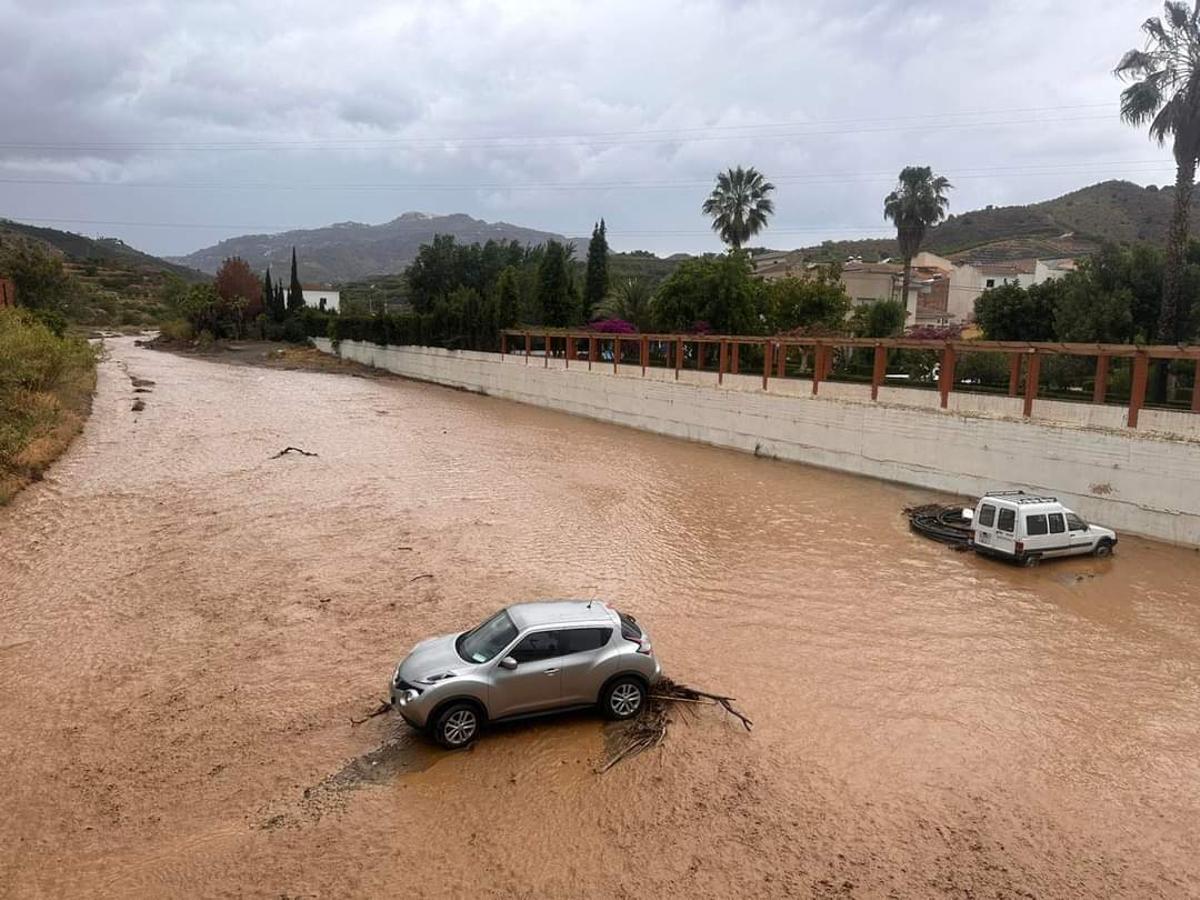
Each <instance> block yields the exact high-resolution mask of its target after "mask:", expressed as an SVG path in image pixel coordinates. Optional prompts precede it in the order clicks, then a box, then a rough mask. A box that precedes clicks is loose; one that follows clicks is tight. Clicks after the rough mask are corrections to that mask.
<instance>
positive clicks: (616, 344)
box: [612, 335, 621, 375]
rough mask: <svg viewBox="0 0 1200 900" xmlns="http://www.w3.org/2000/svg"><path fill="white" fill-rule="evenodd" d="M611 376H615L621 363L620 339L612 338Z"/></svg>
mask: <svg viewBox="0 0 1200 900" xmlns="http://www.w3.org/2000/svg"><path fill="white" fill-rule="evenodd" d="M612 341H613V374H614V375H616V374H617V366H618V365H619V364H620V362H621V339H620V338H619V337H616V336H615V335H614V336H613V339H612Z"/></svg>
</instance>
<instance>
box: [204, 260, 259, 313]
mask: <svg viewBox="0 0 1200 900" xmlns="http://www.w3.org/2000/svg"><path fill="white" fill-rule="evenodd" d="M213 284H214V287H216V289H217V293H218V294H220V295H221V299H222V300H224V301H225V302H226V303H227V304H232V303H233V301H235V300H238V299H241V300H244V301H245V313H246V315H247V316H249V317H250V318H254V317H255V316H257V315H258V314H259V313H260V312H261V311H262V307H261V304H262V294H263V285H262V282H261V281H259V279H258V276H257V275H255V274H254V272H253V270H251V268H250V264H249V263H247V262H246V261H245V260H244V259H242V258H241V257H240V256H231V257H230V258H229V259H227V260H225V261H224V262H223V263H221V268H219V269H218V270H217V277H216V280H215V281H214V282H213Z"/></svg>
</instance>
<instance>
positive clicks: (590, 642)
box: [561, 628, 613, 653]
mask: <svg viewBox="0 0 1200 900" xmlns="http://www.w3.org/2000/svg"><path fill="white" fill-rule="evenodd" d="M612 633H613V630H612V629H611V628H572V629H570V630H568V631H563V632H561V634H562V637H563V642H564V644H565V646H564V648H563V653H585V652H587V651H588V650H599V649H600V648H601V647H603V646H604V645H605V644H607V643H608V639H609V638H611V637H612Z"/></svg>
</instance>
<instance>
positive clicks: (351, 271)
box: [173, 212, 566, 284]
mask: <svg viewBox="0 0 1200 900" xmlns="http://www.w3.org/2000/svg"><path fill="white" fill-rule="evenodd" d="M435 234H449V235H453V236H454V237H455V238H456V239H457V240H458V241H460V242H462V243H467V244H471V243H476V242H478V243H484V242H485V241H488V240H497V241H520V242H521V243H523V244H543V243H545V242H546V241H548V240H551V239H554V240H559V241H563V240H566V239H565V238H564V237H563V236H562V235H559V234H554V233H552V232H549V231H537V230H536V229H533V228H522V227H521V226H519V225H510V224H508V223H507V222H485V221H483V220H482V219H473V218H471V217H470V216H467V215H463V214H461V213H459V214H455V215H449V216H431V215H427V214H425V213H419V212H408V213H405V214H404V215H402V216H400V217H399V218H397V219H393V220H392V221H390V222H385V223H383V224H382V225H363V224H361V223H359V222H341V223H339V224H336V225H329V226H327V227H325V228H311V229H303V230H299V231H285V232H283V233H282V234H250V235H244V236H242V237H235V238H229V239H228V240H224V241H221V242H220V243H219V244H216V245H215V246H212V247H206V248H205V249H203V250H197V251H196V252H195V253H190V254H188V255H187V256H182V257H174V258H173V260H174V261H175V262H177V263H181V264H183V265H187V266H192V267H193V268H196V269H199V270H200V271H202V272H208V273H210V274H216V271H217V269H218V268H219V267H220V265H221V263H222V262H223V261H224V260H225V259H227V258H228V257H230V256H240V257H241V258H242V259H244V260H246V262H248V263H250V267H251V268H253V269H255V270H256V271H262V270H263V269H265V268H266V267H267V266H268V265H269V266H270V267H271V270H272V272H274V273H275V274H276V275H279V274H282V275H283V276H284V277H287V273H288V270H289V267H290V266H291V260H292V247H293V246H294V247H295V248H296V255H297V259H298V262H299V268H300V279H301V281H305V282H319V283H335V284H336V283H342V282H348V281H359V280H362V279H367V278H370V277H372V276H377V275H386V274H395V273H398V272H401V271H403V270H404V267H405V266H407V265H408V264H409V263H410V262H412V261H413V259H414V258H415V257H416V255H417V251H418V250H419V249H420V248H421V245H422V244H428V243H429V242H430V241H432V240H433V236H434V235H435Z"/></svg>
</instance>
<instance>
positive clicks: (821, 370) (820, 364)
mask: <svg viewBox="0 0 1200 900" xmlns="http://www.w3.org/2000/svg"><path fill="white" fill-rule="evenodd" d="M824 377H825V345H824V344H817V346H816V347H815V348H814V349H813V370H812V392H813V394H814V395H815V394H816V393H817V391H818V389H819V388H820V387H821V379H822V378H824Z"/></svg>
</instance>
